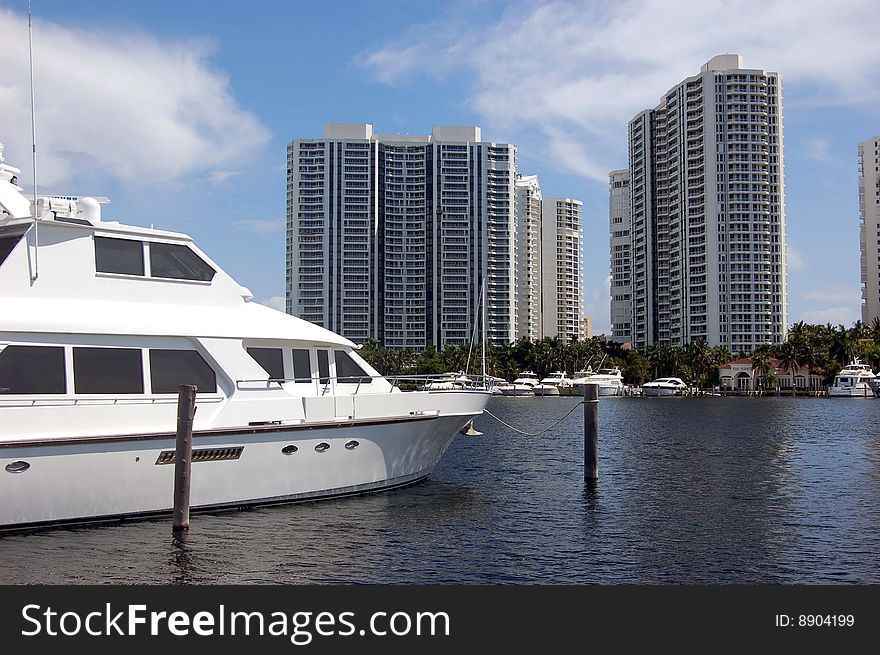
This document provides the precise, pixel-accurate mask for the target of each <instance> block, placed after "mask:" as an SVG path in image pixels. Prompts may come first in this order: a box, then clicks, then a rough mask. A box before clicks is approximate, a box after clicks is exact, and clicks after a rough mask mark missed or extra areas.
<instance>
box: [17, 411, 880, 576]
mask: <svg viewBox="0 0 880 655" xmlns="http://www.w3.org/2000/svg"><path fill="white" fill-rule="evenodd" d="M578 402H579V399H577V398H496V399H493V400H492V402H491V403H490V405H489V409H490V410H491V411H492V412H493V413H495V414H497V415H498V416H499V417H500V418H502V419H504V420H505V421H507V422H508V423H511V424H513V425H516V426H517V427H520V428H521V429H523V430H525V431H530V432H534V431H537V430H540V429H541V428H543V427H545V426H546V425H549V424H551V423H553V422H554V421H556V420H557V419H558V418H560V417H561V416H562V415H563V414H565V413H566V412H567V411H568V410H569V409H570V408H571V407H573V406H574V405H575V404H576V403H578ZM878 413H880V401H874V400H855V399H814V398H797V399H795V398H657V399H651V398H607V399H606V398H603V399H602V401H601V403H600V421H601V436H600V445H599V449H600V464H599V468H600V472H599V474H600V480H599V483H598V485H597V486H596V487H595V488H588V487H586V486H585V484H584V481H583V413H582V410H581V409H580V408H578V409H577V410H576V411H574V413H572V414H571V415H570V416H569V417H568V418H567V419H566V420H565V421H564V422H563V423H562V424H561V425H560V426H559V427H558V428H557V429H554V430H551V431H549V432H547V433H545V434H543V435H541V436H538V437H525V436H522V435H519V434H517V433H516V432H513V431H511V430H509V429H507V428H504V427H503V426H501V425H500V424H498V423H496V422H495V421H494V420H492V419H491V418H488V417H483V418H481V419H478V420H477V422H476V426H477V428H478V429H479V430H481V431H483V432H484V433H485V434H484V435H483V436H482V437H476V438H467V437H460V438H459V439H457V440H456V441H455V443H454V444H453V445H452V446H451V448H450V449H449V451H448V452H447V454H446V456H445V457H444V459H443V461H442V462H441V464H440V466H439V467H438V468H437V469H436V471H435V472H434V474H433V475H432V477H431V478H430V479H429V480H428V481H427V482H423V483H420V484H418V485H415V486H412V487H408V488H406V489H402V490H398V491H395V492H388V493H381V494H375V495H371V496H361V497H356V498H347V499H341V500H332V501H322V502H316V503H305V504H299V505H286V506H276V507H268V508H260V509H254V510H250V511H247V512H226V513H217V514H194V515H193V517H192V528H191V532H190V534H189V536H188V538H187V541H186V543H185V544H183V545H180V544H175V543H174V542H173V540H172V538H171V525H170V518H160V519H150V520H142V521H135V522H128V523H113V524H109V525H104V526H91V527H78V528H56V529H51V530H47V531H40V532H33V533H26V534H13V535H6V536H0V561H2V566H0V583H2V584H11V583H67V584H83V583H104V582H107V583H148V584H154V583H155V584H168V583H192V584H215V583H216V584H220V583H224V584H225V583H229V584H232V583H244V584H250V583H257V584H261V583H282V584H297V583H358V582H366V583H426V584H433V583H488V584H495V583H549V584H587V583H601V584H621V583H642V584H667V583H676V584H678V583H708V584H715V583H774V584H776V583H782V584H790V583H808V584H819V583H878V582H880V435H878V431H877V428H876V426H877V416H878Z"/></svg>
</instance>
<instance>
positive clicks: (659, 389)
mask: <svg viewBox="0 0 880 655" xmlns="http://www.w3.org/2000/svg"><path fill="white" fill-rule="evenodd" d="M687 390H688V386H687V384H685V382H684V380H682V379H681V378H657V379H656V380H654V381H653V382H646V383H645V384H643V385H642V395H645V396H682V395H684V394H685V393H686V392H687Z"/></svg>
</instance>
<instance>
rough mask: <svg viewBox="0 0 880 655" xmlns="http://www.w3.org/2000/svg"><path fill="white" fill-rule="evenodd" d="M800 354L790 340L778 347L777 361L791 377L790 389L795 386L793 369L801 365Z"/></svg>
mask: <svg viewBox="0 0 880 655" xmlns="http://www.w3.org/2000/svg"><path fill="white" fill-rule="evenodd" d="M800 357H801V354H800V352H799V350H798V348H797V346H796V345H795V343H794V342H792V341H791V340H788V341H786V342H785V343H784V344H782V345H781V346H780V347H779V362H780V364H782V368H783V369H784V370H785V371H786V372H787V373H788V375H789V376H790V377H791V388H792V391H794V390H795V388H796V387H797V383H796V382H795V377H794V374H795V371H797V369H799V368H800V367H801V358H800Z"/></svg>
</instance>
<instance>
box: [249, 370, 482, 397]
mask: <svg viewBox="0 0 880 655" xmlns="http://www.w3.org/2000/svg"><path fill="white" fill-rule="evenodd" d="M450 375H455V376H456V377H455V378H452V379H450ZM460 377H461V375H460V374H459V373H452V374H450V373H427V374H422V375H415V374H413V375H322V376H320V377H301V378H296V377H294V378H254V379H242V380H236V381H235V387H236V389H242V390H247V389H248V387H242V386H241V385H243V384H244V385H247V384H265V385H266V386H265V388H266V389H270V388H273V387H272V386H271V385H273V384H275V385H278V386H277V387H275V388H278V389H281V388H282V385H283V384H285V383H289V382H292V383H294V384H306V383H307V384H311V383H313V382H314V384H315V391H316V393H317V394H318V395H319V396H324V395H326V394H327V393H329V392H330V382H331V381H332V382H336V383H337V384H355V382H356V383H357V387H355V390H354V393H352V394H348V393H347V394H344V395H346V396H349V395H356V394H357V393H358V392H359V391H360V388H361V385H362V384H369V383H366V382H365V380H370V381H371V382H372V380H384V381H386V382H389V383H390V384H391V386H392V387H396V388H398V389H399V386H398V385H399V383H401V382H403V383H407V382H410V383H419V382H421V383H423V384H422V385H421V386H420V388H419V390H420V391H424V390H426V387H427V385H428V384H429V383H430V382H438V381H443V382H455V381H459V378H460ZM465 377H466V378H467V382H468V384H466V385H465V388H466V389H473V390H476V391H484V390H485V391H490V390H491V389H492V387H493V386H494V385H495V379H494V378H493V377H492V376H490V375H487V376H485V377H483V376H482V375H468V376H465ZM321 387H323V389H322V388H321ZM250 389H253V387H250ZM401 391H403V390H402V389H401ZM432 391H443V389H433V390H432Z"/></svg>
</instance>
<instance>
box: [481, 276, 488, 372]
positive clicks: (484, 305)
mask: <svg viewBox="0 0 880 655" xmlns="http://www.w3.org/2000/svg"><path fill="white" fill-rule="evenodd" d="M481 291H482V293H481V295H482V296H483V316H482V323H483V386H484V387H488V386H489V385H488V380H487V378H486V278H483V288H482V290H481Z"/></svg>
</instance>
